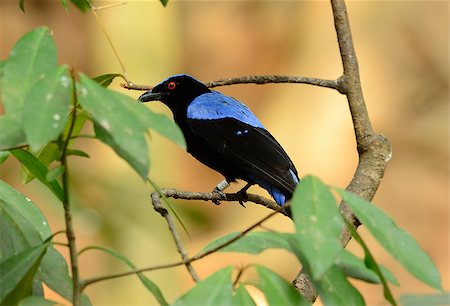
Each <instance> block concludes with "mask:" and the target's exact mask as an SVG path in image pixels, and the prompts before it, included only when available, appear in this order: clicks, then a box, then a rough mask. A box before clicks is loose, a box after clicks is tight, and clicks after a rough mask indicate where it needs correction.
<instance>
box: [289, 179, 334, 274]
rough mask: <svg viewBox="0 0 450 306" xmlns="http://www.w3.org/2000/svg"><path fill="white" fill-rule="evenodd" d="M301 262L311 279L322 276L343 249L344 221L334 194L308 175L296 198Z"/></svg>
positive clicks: (295, 219) (294, 212)
mask: <svg viewBox="0 0 450 306" xmlns="http://www.w3.org/2000/svg"><path fill="white" fill-rule="evenodd" d="M291 205H292V212H293V218H294V222H295V226H296V232H297V241H298V246H299V248H301V249H300V252H301V254H297V255H298V256H300V257H301V258H300V260H301V262H302V263H303V264H304V265H307V266H308V270H309V272H310V273H311V276H312V277H313V278H315V279H318V278H320V277H321V275H322V274H323V273H325V271H326V270H327V269H329V268H330V267H331V266H332V265H333V264H334V262H335V261H336V258H337V257H338V255H339V253H340V252H341V250H342V246H341V243H340V241H339V232H340V229H341V228H342V225H343V221H342V218H341V215H340V213H339V210H338V208H337V206H336V202H335V200H334V197H333V195H332V194H331V192H330V191H329V190H328V188H327V187H326V186H325V185H324V184H323V183H322V182H321V181H320V180H319V179H317V178H315V177H312V176H307V177H305V178H304V179H303V181H302V182H301V183H300V184H299V185H298V186H297V189H296V190H295V193H294V196H293V198H292V204H291Z"/></svg>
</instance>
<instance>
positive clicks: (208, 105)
mask: <svg viewBox="0 0 450 306" xmlns="http://www.w3.org/2000/svg"><path fill="white" fill-rule="evenodd" d="M139 100H141V101H142V102H148V101H155V100H159V101H161V102H163V103H164V104H165V105H167V106H168V107H169V108H170V110H171V111H172V113H173V117H174V120H175V122H176V123H177V124H178V126H179V127H180V129H181V131H182V132H183V134H184V138H185V139H186V144H187V150H188V152H189V153H190V154H192V156H194V157H195V158H196V159H198V160H199V161H200V162H202V163H203V164H205V165H207V166H208V167H210V168H212V169H214V170H216V171H218V172H220V173H221V174H222V175H223V176H224V177H225V180H223V181H222V182H220V183H219V184H218V185H217V186H216V187H215V188H214V192H218V193H221V194H223V191H224V190H225V188H227V187H228V186H229V185H230V182H234V181H235V180H236V179H242V180H244V181H246V182H247V185H246V186H245V187H244V188H242V189H241V191H240V192H241V193H242V194H243V195H244V196H245V195H246V191H247V189H248V188H249V187H250V186H252V185H254V184H258V185H259V186H261V187H262V188H264V189H266V190H267V191H268V192H269V193H270V195H271V196H272V197H273V198H274V200H275V201H276V202H277V203H278V204H279V205H281V206H283V205H284V203H285V202H286V201H287V200H289V199H290V198H291V197H292V194H293V192H294V189H295V187H296V185H297V184H298V182H299V177H298V173H297V170H296V169H295V166H294V164H293V163H292V161H291V159H290V158H289V156H288V155H287V154H286V152H285V151H284V150H283V148H282V147H281V146H280V144H279V143H278V142H277V141H276V140H275V138H274V137H273V136H272V135H271V134H270V133H269V132H268V131H267V130H266V129H265V128H264V126H263V125H262V123H261V122H260V121H259V120H258V118H256V116H255V115H254V114H253V113H252V112H251V111H250V109H249V108H248V107H247V106H246V105H244V104H243V103H241V102H239V101H237V100H235V99H233V98H231V97H229V96H226V95H224V94H222V93H220V92H217V91H213V90H210V89H209V88H208V87H206V86H205V84H203V83H201V82H199V81H198V80H196V79H194V78H193V77H191V76H189V75H186V74H180V75H174V76H171V77H169V78H168V79H166V80H164V81H162V82H161V83H159V84H158V85H156V86H155V87H154V88H153V89H152V90H150V91H147V92H146V93H144V94H143V95H141V96H140V97H139Z"/></svg>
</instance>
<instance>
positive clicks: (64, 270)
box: [36, 247, 91, 306]
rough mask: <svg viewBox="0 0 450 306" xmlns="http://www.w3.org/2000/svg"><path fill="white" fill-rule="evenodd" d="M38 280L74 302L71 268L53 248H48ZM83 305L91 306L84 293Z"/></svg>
mask: <svg viewBox="0 0 450 306" xmlns="http://www.w3.org/2000/svg"><path fill="white" fill-rule="evenodd" d="M36 278H37V279H39V280H41V281H42V282H44V283H45V284H46V285H47V286H48V287H49V288H50V289H52V290H53V291H55V292H56V293H58V294H59V295H61V296H62V297H63V298H65V299H66V300H67V301H68V302H71V301H72V278H71V277H70V275H69V268H68V266H67V263H66V260H65V259H64V257H63V256H62V255H61V254H60V253H59V252H58V251H57V250H55V249H54V248H53V247H50V248H48V251H47V254H45V256H44V259H43V260H42V263H41V267H40V268H39V271H38V273H37V274H36ZM81 305H85V306H90V305H91V302H90V301H89V298H88V297H87V296H86V294H84V293H83V294H82V295H81Z"/></svg>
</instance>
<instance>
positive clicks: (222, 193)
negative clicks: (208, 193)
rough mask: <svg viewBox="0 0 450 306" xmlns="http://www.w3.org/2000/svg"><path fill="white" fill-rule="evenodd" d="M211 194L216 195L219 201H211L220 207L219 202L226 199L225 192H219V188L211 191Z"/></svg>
mask: <svg viewBox="0 0 450 306" xmlns="http://www.w3.org/2000/svg"><path fill="white" fill-rule="evenodd" d="M212 193H215V194H218V195H219V197H220V199H213V200H212V202H213V203H214V204H216V205H220V201H221V200H225V199H226V198H227V196H226V195H225V192H223V191H222V190H220V189H219V188H217V187H216V188H214V190H213V191H212Z"/></svg>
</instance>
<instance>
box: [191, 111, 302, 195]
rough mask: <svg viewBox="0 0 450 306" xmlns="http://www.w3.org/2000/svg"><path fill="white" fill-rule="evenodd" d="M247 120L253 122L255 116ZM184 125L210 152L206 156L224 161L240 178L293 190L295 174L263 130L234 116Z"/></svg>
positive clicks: (295, 180)
mask: <svg viewBox="0 0 450 306" xmlns="http://www.w3.org/2000/svg"><path fill="white" fill-rule="evenodd" d="M252 115H253V114H252ZM253 116H254V115H253ZM246 119H248V120H247V121H249V122H252V121H254V120H255V119H256V117H255V118H250V119H249V118H246ZM256 120H257V119H256ZM258 122H259V121H258ZM187 125H188V127H189V129H190V130H191V132H192V134H193V135H194V137H196V139H198V140H201V141H202V142H203V145H204V146H205V147H206V148H207V149H208V151H210V153H208V154H211V155H214V156H219V157H220V158H223V159H224V161H225V163H226V164H229V166H230V167H232V168H233V167H234V168H235V169H236V170H235V171H236V173H240V174H241V175H246V177H245V176H244V177H240V178H244V179H249V180H253V181H254V182H256V183H258V180H259V181H261V180H263V181H265V182H267V183H269V184H272V185H274V186H276V187H278V188H280V189H282V190H286V191H288V192H290V193H292V192H293V191H294V189H295V186H296V184H297V182H298V176H297V171H296V169H295V167H294V165H293V163H292V161H291V160H290V159H289V157H288V155H287V154H286V152H285V151H284V150H283V148H282V147H281V146H280V144H279V143H278V142H277V141H276V140H275V138H274V137H273V136H272V135H271V134H270V133H269V132H268V131H267V130H265V129H264V128H263V127H255V126H252V125H250V124H248V123H245V122H242V121H240V120H238V119H236V118H234V117H224V118H218V119H187Z"/></svg>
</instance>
